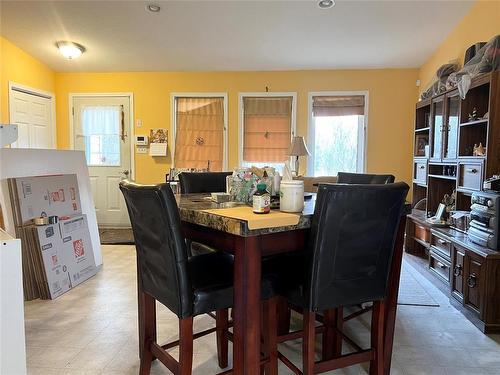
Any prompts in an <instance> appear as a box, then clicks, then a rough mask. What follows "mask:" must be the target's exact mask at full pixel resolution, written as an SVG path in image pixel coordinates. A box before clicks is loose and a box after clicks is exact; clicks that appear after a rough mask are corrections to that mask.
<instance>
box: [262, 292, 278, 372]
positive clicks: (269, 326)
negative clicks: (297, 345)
mask: <svg viewBox="0 0 500 375" xmlns="http://www.w3.org/2000/svg"><path fill="white" fill-rule="evenodd" d="M277 305H278V297H273V298H271V299H268V300H265V301H264V302H263V310H264V314H263V317H264V319H263V321H262V337H263V340H264V345H263V349H264V353H265V355H266V356H267V357H268V359H269V362H268V364H267V365H266V374H267V375H278V317H277Z"/></svg>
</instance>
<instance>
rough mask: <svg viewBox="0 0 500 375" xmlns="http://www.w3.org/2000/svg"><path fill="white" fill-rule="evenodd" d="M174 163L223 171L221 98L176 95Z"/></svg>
mask: <svg viewBox="0 0 500 375" xmlns="http://www.w3.org/2000/svg"><path fill="white" fill-rule="evenodd" d="M175 100H176V124H175V125H176V135H175V155H174V160H175V166H176V167H177V168H195V169H206V168H207V165H208V161H210V170H211V171H222V168H223V165H222V163H223V152H224V99H223V98H198V97H196V98H194V97H177V98H176V99H175Z"/></svg>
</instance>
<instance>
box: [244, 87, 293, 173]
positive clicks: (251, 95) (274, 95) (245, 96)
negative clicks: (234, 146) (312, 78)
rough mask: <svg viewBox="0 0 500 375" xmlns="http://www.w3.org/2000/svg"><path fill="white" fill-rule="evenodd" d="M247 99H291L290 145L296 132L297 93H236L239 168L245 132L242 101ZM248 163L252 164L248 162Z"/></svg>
mask: <svg viewBox="0 0 500 375" xmlns="http://www.w3.org/2000/svg"><path fill="white" fill-rule="evenodd" d="M248 97H253V98H255V97H257V98H258V97H291V98H292V119H291V120H292V121H291V129H290V130H291V132H290V133H291V137H290V144H291V143H292V139H293V137H294V136H295V133H296V131H297V92H295V91H288V92H240V93H238V113H239V116H238V165H239V166H240V167H241V166H242V165H243V162H244V160H243V137H244V134H245V130H244V129H243V124H244V123H245V113H244V106H243V99H244V98H248ZM248 162H250V163H251V162H252V161H251V160H249V161H248Z"/></svg>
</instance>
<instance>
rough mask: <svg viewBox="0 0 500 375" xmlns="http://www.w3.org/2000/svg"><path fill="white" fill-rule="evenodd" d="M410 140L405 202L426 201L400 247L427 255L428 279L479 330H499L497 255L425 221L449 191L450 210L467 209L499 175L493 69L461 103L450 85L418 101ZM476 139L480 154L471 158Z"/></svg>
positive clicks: (499, 126)
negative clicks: (474, 196)
mask: <svg viewBox="0 0 500 375" xmlns="http://www.w3.org/2000/svg"><path fill="white" fill-rule="evenodd" d="M473 111H475V113H476V116H475V117H474V118H473V119H470V118H469V115H470V114H472V113H473ZM485 115H486V116H485ZM414 140H415V148H414V159H413V202H412V203H413V205H415V204H417V203H418V202H419V201H421V200H422V199H424V198H426V202H425V201H424V202H425V204H420V205H419V206H421V207H420V208H421V209H414V210H413V212H412V214H411V215H410V216H409V217H408V223H407V228H406V239H405V250H406V252H408V253H410V254H415V255H419V256H422V257H425V258H427V259H428V261H429V263H428V265H429V266H428V267H429V272H430V273H431V274H432V275H434V276H436V277H431V279H434V280H440V282H442V283H444V284H443V285H444V286H445V287H446V290H448V292H449V297H450V302H452V303H453V305H455V306H456V307H457V308H459V310H461V311H462V312H463V313H464V315H466V316H467V317H468V318H469V319H470V320H471V321H472V322H473V323H474V324H475V325H476V326H477V327H478V328H480V329H481V330H482V331H483V332H485V333H489V332H500V252H498V251H494V250H491V249H488V248H484V247H481V246H479V245H476V244H474V243H472V242H470V241H469V240H468V238H467V234H466V233H464V232H461V231H459V230H456V229H454V228H437V227H431V226H430V225H429V224H427V223H426V221H425V220H426V218H427V217H430V216H433V215H434V214H435V212H436V209H437V207H438V205H439V203H441V201H442V200H443V197H444V195H445V194H452V192H453V191H456V200H455V202H456V210H463V211H469V210H470V205H471V194H472V193H473V192H474V191H479V190H482V188H483V181H484V179H485V178H488V177H491V176H492V175H498V174H500V72H498V71H497V72H492V73H488V74H484V75H481V76H479V77H476V78H475V79H473V80H472V84H471V88H470V90H469V91H468V93H467V95H466V97H465V99H463V100H462V99H461V98H460V96H459V93H458V90H457V89H454V90H450V91H447V92H445V93H442V94H440V95H437V96H434V97H432V98H430V99H426V100H423V101H420V102H418V103H417V105H416V115H415V133H414ZM479 143H482V145H483V146H485V147H486V153H485V155H484V156H474V155H473V147H474V144H479ZM424 202H421V203H424ZM417 207H418V206H417ZM441 289H443V288H441Z"/></svg>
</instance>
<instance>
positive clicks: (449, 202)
mask: <svg viewBox="0 0 500 375" xmlns="http://www.w3.org/2000/svg"><path fill="white" fill-rule="evenodd" d="M456 195H457V192H456V191H455V190H453V192H452V193H451V194H445V195H444V197H443V200H442V203H443V204H444V205H445V207H446V213H447V214H449V213H450V212H451V211H454V210H455V199H456Z"/></svg>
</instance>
